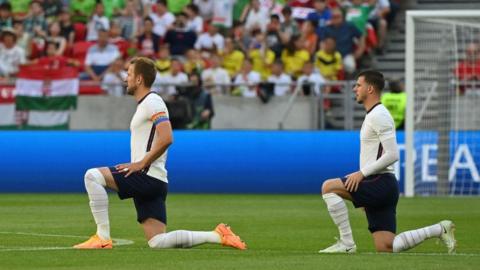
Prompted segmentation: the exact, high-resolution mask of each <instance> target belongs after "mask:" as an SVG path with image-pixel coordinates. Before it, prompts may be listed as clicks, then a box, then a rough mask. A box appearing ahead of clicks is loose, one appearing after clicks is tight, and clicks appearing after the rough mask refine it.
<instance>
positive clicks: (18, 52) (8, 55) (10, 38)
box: [0, 28, 26, 78]
mask: <svg viewBox="0 0 480 270" xmlns="http://www.w3.org/2000/svg"><path fill="white" fill-rule="evenodd" d="M1 40H2V42H1V43H0V77H3V78H5V77H6V78H9V77H13V76H15V75H16V74H17V73H18V69H19V66H20V65H22V64H25V63H26V58H25V51H24V50H23V49H22V48H21V47H19V46H17V44H16V42H17V35H16V34H15V32H14V31H13V30H12V29H11V28H4V29H3V30H2V33H1Z"/></svg>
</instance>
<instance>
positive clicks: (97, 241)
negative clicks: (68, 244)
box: [73, 234, 113, 249]
mask: <svg viewBox="0 0 480 270" xmlns="http://www.w3.org/2000/svg"><path fill="white" fill-rule="evenodd" d="M73 248H76V249H102V248H113V242H112V240H111V239H110V240H103V239H101V238H100V237H99V236H98V235H96V234H95V235H94V236H92V237H90V239H88V240H87V241H85V242H83V243H80V244H78V245H75V246H73Z"/></svg>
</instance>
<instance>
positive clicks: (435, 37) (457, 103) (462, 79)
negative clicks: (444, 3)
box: [405, 10, 480, 197]
mask: <svg viewBox="0 0 480 270" xmlns="http://www.w3.org/2000/svg"><path fill="white" fill-rule="evenodd" d="M471 44H477V48H478V49H479V51H478V54H477V59H472V57H470V55H468V54H467V48H468V47H469V46H472V45H471ZM405 47H406V59H405V84H406V93H407V109H406V118H405V154H406V162H405V195H406V196H407V197H411V196H414V195H479V194H480V177H479V172H478V171H479V168H480V74H479V76H478V78H476V79H471V78H469V76H462V75H461V74H460V73H459V71H458V70H462V72H463V73H465V74H467V75H469V74H470V73H475V72H477V71H478V72H479V73H480V66H479V65H480V10H435V11H428V10H415V11H407V13H406V46H405ZM463 63H465V64H463ZM460 67H462V68H460ZM465 74H463V75H465Z"/></svg>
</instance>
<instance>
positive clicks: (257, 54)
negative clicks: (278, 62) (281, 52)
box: [250, 49, 275, 80]
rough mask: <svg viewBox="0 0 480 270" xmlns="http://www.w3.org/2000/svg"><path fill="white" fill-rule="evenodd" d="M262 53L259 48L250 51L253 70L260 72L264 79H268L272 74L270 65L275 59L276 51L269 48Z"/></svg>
mask: <svg viewBox="0 0 480 270" xmlns="http://www.w3.org/2000/svg"><path fill="white" fill-rule="evenodd" d="M264 54H265V55H262V52H261V51H260V50H259V49H253V50H251V51H250V59H251V60H252V65H253V70H255V71H256V72H258V73H260V75H261V76H262V80H266V79H267V78H268V76H270V73H271V71H270V65H271V64H273V61H275V53H274V52H273V51H272V50H270V49H267V50H266V51H265V53H264Z"/></svg>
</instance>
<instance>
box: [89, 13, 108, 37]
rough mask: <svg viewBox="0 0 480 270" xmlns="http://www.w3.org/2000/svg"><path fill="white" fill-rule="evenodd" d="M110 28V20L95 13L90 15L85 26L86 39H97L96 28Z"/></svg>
mask: <svg viewBox="0 0 480 270" xmlns="http://www.w3.org/2000/svg"><path fill="white" fill-rule="evenodd" d="M101 29H103V30H106V31H108V30H110V22H109V21H108V18H107V17H105V16H101V17H100V16H98V15H97V14H95V15H93V16H92V19H91V20H90V21H89V22H88V26H87V40H88V41H94V40H97V39H98V30H101Z"/></svg>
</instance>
